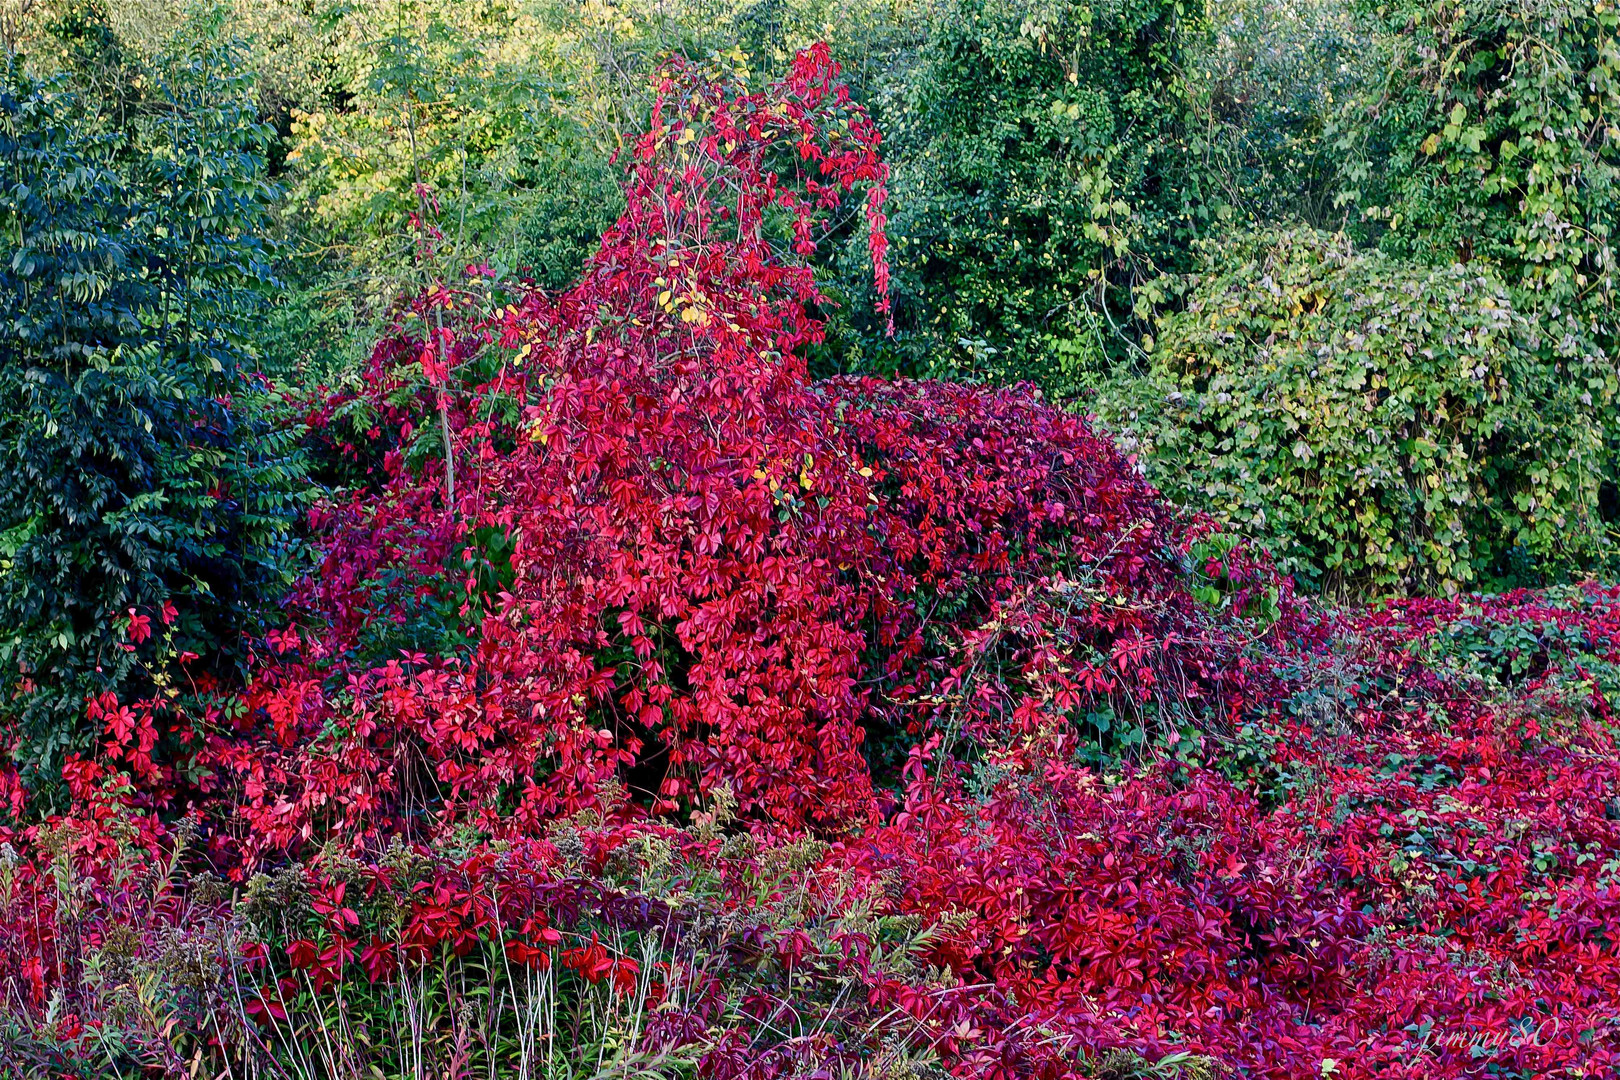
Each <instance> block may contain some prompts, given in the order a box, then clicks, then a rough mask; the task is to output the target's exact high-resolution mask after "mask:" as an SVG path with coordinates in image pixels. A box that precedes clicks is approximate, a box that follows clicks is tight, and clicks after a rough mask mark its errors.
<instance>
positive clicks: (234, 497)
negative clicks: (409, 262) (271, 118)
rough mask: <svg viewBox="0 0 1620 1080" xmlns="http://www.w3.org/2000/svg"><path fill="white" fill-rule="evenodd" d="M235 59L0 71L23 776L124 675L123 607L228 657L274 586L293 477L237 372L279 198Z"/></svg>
mask: <svg viewBox="0 0 1620 1080" xmlns="http://www.w3.org/2000/svg"><path fill="white" fill-rule="evenodd" d="M94 16H95V11H94V9H93V8H92V9H89V15H88V17H87V18H88V21H91V22H93V21H94ZM69 29H72V28H71V27H70V28H69ZM232 68H233V58H232V56H231V54H230V53H229V51H228V50H224V49H222V48H219V47H216V46H213V45H211V44H206V43H203V44H196V43H193V44H189V45H188V44H185V43H181V44H180V45H179V46H178V50H177V51H176V52H175V53H173V54H172V55H170V56H169V57H167V58H166V60H165V62H164V63H163V64H161V65H156V66H146V65H138V66H134V67H130V68H126V69H122V70H116V69H113V68H103V69H102V70H100V71H97V72H95V73H94V77H93V78H92V77H90V76H88V75H86V73H84V72H82V71H74V70H72V69H69V70H68V71H65V72H63V73H62V74H61V75H59V76H56V77H53V78H51V79H48V80H44V81H40V80H38V79H35V78H33V77H30V76H28V75H26V74H24V72H23V69H22V64H21V62H20V61H19V60H17V59H16V58H12V59H11V60H10V61H9V63H8V65H7V67H6V68H5V69H4V70H3V71H0V176H3V178H4V183H3V184H0V475H4V476H5V477H6V483H4V484H3V485H0V626H3V627H4V629H3V630H0V670H3V674H0V725H3V726H5V727H8V728H12V729H14V731H13V732H12V733H13V734H15V735H18V736H20V739H21V741H20V744H19V745H18V747H17V749H16V753H17V754H19V755H20V758H21V763H22V764H23V765H24V766H25V767H26V771H28V772H29V773H35V772H37V773H38V774H40V775H42V776H45V777H50V776H54V775H55V773H56V771H57V767H58V766H59V765H60V762H61V760H62V757H63V755H64V754H66V753H67V752H69V751H72V750H75V749H81V748H82V747H83V746H84V745H85V744H86V743H87V741H88V740H89V739H90V738H92V737H93V734H94V733H93V732H89V731H87V730H85V729H84V726H83V724H82V721H81V718H82V716H83V711H84V705H85V701H86V698H87V696H88V695H90V694H94V693H101V692H104V691H109V690H111V691H115V692H116V691H118V690H120V689H121V688H123V687H125V686H126V685H128V684H129V683H130V681H131V680H133V679H137V678H139V677H140V671H141V665H142V662H143V657H144V656H145V652H146V649H149V648H151V647H152V646H150V645H149V646H146V647H145V648H138V647H137V646H139V645H140V641H139V638H140V637H141V636H142V635H141V634H139V633H137V634H136V635H134V636H133V638H132V636H131V635H130V634H129V633H128V628H129V626H130V622H131V612H132V609H133V610H134V611H135V612H138V613H140V614H141V615H142V616H144V617H145V618H147V619H150V620H152V624H153V625H154V626H155V625H156V624H157V620H158V618H159V617H160V615H162V614H163V613H164V612H165V611H166V610H169V611H170V614H169V616H168V618H170V619H172V620H174V621H175V629H174V630H173V631H171V633H170V634H169V635H168V636H169V637H170V638H171V645H173V646H175V647H176V649H177V650H181V651H187V650H188V651H192V652H195V653H198V654H201V655H203V656H208V657H211V658H213V659H214V660H215V661H216V662H222V661H223V659H224V658H225V657H228V655H229V650H228V648H227V649H226V650H225V652H223V653H222V652H221V651H220V646H222V645H224V646H228V645H229V643H230V642H231V641H232V640H233V639H234V638H235V636H236V635H237V634H238V633H239V632H240V631H241V629H242V628H243V627H244V626H245V625H246V624H248V623H249V622H250V618H249V616H250V613H251V612H252V611H253V610H254V608H255V607H256V605H257V604H258V602H259V598H260V597H261V596H262V595H263V594H264V593H265V591H266V590H268V589H273V588H274V587H276V586H277V584H278V583H279V581H280V580H281V578H282V574H283V570H284V564H283V562H282V561H281V556H282V555H283V554H284V552H285V545H286V544H287V542H288V528H289V525H290V523H291V521H292V520H293V518H294V517H295V515H296V513H297V509H298V504H299V500H300V498H301V496H300V494H299V492H300V491H301V489H302V488H303V487H304V486H305V483H306V481H305V479H304V477H303V476H302V472H301V469H300V466H299V463H298V458H297V455H296V453H295V449H294V447H293V445H292V436H291V434H290V433H289V432H288V431H286V430H278V428H277V425H276V424H275V423H274V421H273V417H272V416H271V415H270V414H269V413H268V412H267V411H266V407H267V402H266V401H265V400H264V399H263V397H262V394H261V392H260V389H259V387H258V385H257V384H252V383H250V382H249V381H248V378H247V376H248V374H249V372H250V371H251V368H252V360H253V358H252V344H251V341H250V340H249V337H248V329H249V326H250V324H251V320H252V319H253V317H254V312H255V306H256V303H257V302H258V301H259V300H260V298H261V297H262V296H263V293H264V291H265V290H266V289H267V288H268V287H270V286H271V285H272V284H273V280H272V278H271V276H270V273H269V270H268V265H269V254H268V251H267V248H266V246H265V244H264V242H263V240H262V234H261V229H262V226H263V224H264V221H265V218H266V213H267V208H268V206H269V203H270V200H271V198H272V197H273V189H272V188H271V186H270V185H269V184H268V183H267V182H266V180H265V176H264V169H265V162H264V148H265V144H266V141H267V139H268V133H267V131H266V129H265V128H264V127H263V126H262V125H261V124H260V123H259V122H258V119H257V116H256V113H255V108H254V104H253V101H252V98H251V94H250V92H249V88H248V86H247V85H246V84H245V83H244V82H243V80H242V79H241V78H240V76H238V75H236V74H234V73H233V70H232ZM115 76H116V78H115ZM108 85H113V86H115V92H113V93H111V94H109V93H106V92H105V91H106V88H107V86H108ZM171 604H172V609H166V605H171Z"/></svg>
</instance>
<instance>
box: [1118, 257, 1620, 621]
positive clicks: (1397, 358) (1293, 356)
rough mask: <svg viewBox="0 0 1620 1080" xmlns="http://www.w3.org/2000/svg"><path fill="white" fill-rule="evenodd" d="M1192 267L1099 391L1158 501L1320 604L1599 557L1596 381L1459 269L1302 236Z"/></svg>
mask: <svg viewBox="0 0 1620 1080" xmlns="http://www.w3.org/2000/svg"><path fill="white" fill-rule="evenodd" d="M1202 252H1203V264H1202V267H1201V269H1200V271H1199V272H1198V273H1196V274H1194V275H1191V276H1189V277H1188V278H1186V279H1183V280H1182V281H1180V282H1179V284H1178V286H1177V287H1178V288H1179V289H1181V290H1183V291H1184V294H1185V304H1184V306H1183V307H1181V308H1180V309H1179V310H1176V311H1174V312H1172V313H1170V314H1168V315H1166V316H1164V317H1162V318H1161V319H1160V321H1159V330H1160V336H1159V340H1158V342H1157V343H1156V344H1154V345H1153V348H1152V353H1151V356H1152V360H1151V364H1150V369H1149V371H1148V372H1147V374H1145V375H1143V376H1141V377H1126V378H1120V379H1116V380H1114V381H1112V382H1110V383H1107V384H1105V385H1104V386H1103V387H1102V389H1101V391H1100V392H1099V393H1098V395H1097V397H1096V407H1097V409H1098V412H1099V414H1100V415H1101V417H1102V418H1103V420H1104V422H1105V423H1106V424H1107V425H1109V426H1110V427H1112V428H1113V429H1114V430H1115V431H1116V432H1117V434H1118V435H1119V436H1120V437H1121V438H1122V439H1123V440H1124V441H1125V442H1126V444H1127V446H1128V447H1129V448H1131V449H1133V450H1138V451H1139V452H1140V453H1141V454H1142V456H1143V462H1144V465H1145V467H1146V468H1147V470H1148V473H1149V475H1150V476H1151V477H1152V478H1153V479H1154V481H1155V482H1156V483H1157V484H1159V485H1160V486H1161V487H1162V488H1164V489H1165V490H1166V491H1167V492H1168V493H1169V494H1171V495H1172V496H1173V497H1175V498H1177V499H1180V500H1182V501H1185V502H1187V503H1189V504H1192V505H1195V506H1198V507H1200V508H1202V509H1206V510H1208V511H1210V512H1211V513H1213V514H1214V515H1215V516H1216V517H1218V518H1221V519H1223V520H1225V521H1227V522H1230V523H1233V524H1234V525H1236V526H1238V527H1239V528H1241V529H1243V530H1246V531H1248V532H1250V533H1252V534H1254V535H1256V536H1258V537H1261V538H1263V539H1264V541H1265V542H1266V543H1267V544H1269V545H1270V546H1271V547H1272V548H1273V550H1274V552H1275V553H1276V554H1277V556H1278V557H1279V559H1280V561H1281V563H1282V565H1283V566H1284V567H1285V568H1286V569H1287V570H1288V571H1290V572H1292V573H1294V574H1295V575H1296V576H1297V577H1298V578H1299V579H1300V580H1301V581H1302V582H1303V583H1306V584H1309V585H1313V586H1315V587H1318V588H1321V589H1323V590H1325V591H1328V592H1331V593H1336V594H1343V593H1364V592H1390V591H1393V592H1414V591H1417V592H1422V591H1430V590H1437V591H1445V592H1449V591H1455V590H1458V589H1461V588H1464V587H1469V586H1477V585H1488V584H1495V583H1497V582H1499V581H1501V580H1502V579H1508V578H1513V577H1515V576H1516V575H1520V576H1522V573H1523V571H1522V566H1523V565H1524V564H1525V563H1526V562H1527V561H1528V560H1534V561H1535V562H1536V564H1537V565H1538V566H1539V571H1538V572H1539V573H1541V574H1543V575H1548V576H1556V575H1557V574H1559V573H1560V572H1564V571H1568V570H1571V569H1574V568H1578V567H1582V566H1586V565H1589V564H1590V563H1591V562H1592V561H1593V560H1596V559H1600V558H1603V557H1605V555H1606V554H1607V552H1608V551H1609V541H1608V539H1607V537H1606V535H1605V531H1604V529H1603V527H1602V524H1601V522H1600V521H1599V520H1597V513H1596V506H1597V496H1598V490H1599V487H1600V484H1601V482H1602V479H1603V470H1604V467H1605V453H1604V441H1605V428H1606V425H1607V423H1608V420H1607V416H1608V413H1609V411H1610V410H1611V409H1612V405H1613V399H1614V394H1615V378H1614V371H1613V368H1612V366H1610V365H1609V364H1608V363H1607V362H1606V361H1605V359H1604V358H1603V356H1602V355H1601V354H1600V353H1599V352H1598V350H1596V349H1595V348H1593V347H1592V346H1591V345H1590V344H1589V342H1587V341H1586V340H1585V339H1582V338H1579V337H1577V336H1575V335H1573V334H1569V335H1566V336H1564V337H1562V338H1559V339H1553V338H1551V337H1549V336H1548V335H1547V334H1545V333H1544V332H1543V331H1542V330H1541V328H1540V327H1538V326H1537V325H1536V324H1535V323H1533V322H1531V321H1529V320H1527V319H1525V318H1524V317H1523V316H1522V315H1521V314H1519V313H1518V312H1516V311H1515V310H1514V308H1513V305H1512V303H1511V301H1510V300H1509V291H1508V288H1507V286H1506V285H1505V284H1504V282H1503V281H1502V279H1501V278H1500V277H1499V276H1497V275H1496V274H1494V273H1492V272H1491V271H1490V270H1489V269H1487V268H1485V267H1483V266H1480V265H1478V264H1475V265H1471V266H1462V265H1453V266H1449V267H1439V268H1436V267H1428V266H1423V265H1414V264H1411V263H1408V262H1404V261H1401V260H1399V259H1395V258H1392V257H1390V256H1386V255H1383V254H1379V253H1376V252H1360V251H1356V250H1354V249H1353V248H1352V246H1351V245H1350V244H1349V242H1348V241H1346V240H1345V239H1343V238H1342V237H1336V236H1330V235H1327V234H1324V233H1319V232H1313V231H1310V230H1297V231H1292V232H1282V233H1268V234H1259V235H1251V236H1248V237H1243V238H1236V239H1232V240H1228V241H1226V242H1223V243H1220V244H1214V243H1211V244H1208V245H1206V246H1204V247H1203V249H1202Z"/></svg>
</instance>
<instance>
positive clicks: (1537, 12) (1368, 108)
mask: <svg viewBox="0 0 1620 1080" xmlns="http://www.w3.org/2000/svg"><path fill="white" fill-rule="evenodd" d="M1365 7H1366V8H1369V9H1371V8H1372V7H1373V5H1371V4H1370V3H1368V4H1366V5H1365ZM1369 15H1370V16H1371V18H1372V21H1373V24H1374V25H1375V26H1376V27H1378V28H1379V29H1380V30H1381V31H1382V36H1383V40H1384V42H1385V48H1386V50H1387V54H1388V64H1389V71H1388V73H1387V75H1386V77H1385V79H1384V80H1382V83H1381V85H1380V86H1379V87H1378V91H1379V96H1378V98H1377V99H1376V100H1369V99H1367V98H1365V97H1363V98H1362V99H1360V100H1358V101H1355V102H1353V103H1351V108H1350V110H1349V113H1350V121H1349V122H1347V124H1346V126H1345V127H1344V129H1343V131H1342V133H1341V138H1342V140H1343V142H1344V145H1345V146H1346V148H1347V149H1351V150H1354V151H1355V153H1354V155H1353V157H1352V165H1351V167H1350V168H1349V170H1348V171H1347V181H1348V186H1347V188H1346V190H1345V192H1344V193H1343V195H1342V198H1343V199H1344V200H1346V201H1353V202H1357V203H1359V205H1360V207H1361V209H1362V216H1363V218H1364V219H1365V224H1364V226H1363V227H1364V229H1365V231H1366V232H1367V233H1368V235H1370V236H1376V237H1377V238H1378V240H1379V243H1380V245H1381V246H1382V247H1383V248H1384V249H1385V250H1388V251H1391V252H1396V253H1400V254H1405V255H1412V256H1415V257H1418V258H1422V259H1424V260H1427V261H1435V262H1449V261H1451V260H1453V259H1458V260H1461V261H1468V260H1470V259H1482V260H1484V261H1486V262H1488V263H1489V264H1491V265H1493V266H1495V267H1498V268H1499V269H1500V270H1501V272H1502V274H1503V275H1504V277H1505V278H1506V279H1507V281H1508V283H1509V285H1510V286H1512V288H1513V290H1514V303H1515V304H1516V306H1517V307H1518V308H1519V310H1520V311H1521V312H1523V313H1524V314H1525V315H1527V316H1528V317H1532V318H1535V319H1537V320H1541V321H1543V322H1544V323H1545V325H1546V327H1547V330H1546V332H1547V333H1549V334H1557V333H1562V332H1564V330H1565V329H1566V328H1567V329H1569V330H1570V331H1571V332H1574V333H1580V332H1582V331H1583V330H1584V331H1585V332H1589V333H1596V334H1598V336H1599V339H1600V340H1602V341H1604V342H1605V343H1607V342H1610V341H1612V340H1613V334H1614V326H1613V314H1612V309H1613V302H1614V289H1615V278H1614V273H1615V267H1614V251H1613V231H1614V219H1615V213H1616V211H1615V205H1616V203H1615V200H1616V195H1617V189H1616V175H1617V174H1616V165H1617V164H1620V127H1617V126H1616V125H1617V124H1620V79H1617V76H1620V49H1617V48H1616V38H1615V31H1616V27H1617V26H1620V15H1617V13H1616V12H1615V10H1614V8H1613V6H1612V5H1606V4H1602V3H1591V2H1588V0H1536V2H1533V3H1525V2H1524V0H1483V2H1476V3H1469V4H1466V5H1464V4H1458V3H1453V2H1448V0H1404V2H1400V3H1394V4H1380V5H1378V6H1377V7H1376V9H1374V10H1371V11H1370V12H1369Z"/></svg>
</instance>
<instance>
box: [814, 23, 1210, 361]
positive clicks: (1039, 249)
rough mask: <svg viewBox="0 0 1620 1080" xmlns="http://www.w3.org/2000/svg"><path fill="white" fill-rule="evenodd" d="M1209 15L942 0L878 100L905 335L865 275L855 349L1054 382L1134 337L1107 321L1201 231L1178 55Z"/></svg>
mask: <svg viewBox="0 0 1620 1080" xmlns="http://www.w3.org/2000/svg"><path fill="white" fill-rule="evenodd" d="M1184 24H1186V25H1185V26H1184ZM1202 26H1203V23H1202V22H1201V20H1200V18H1199V16H1198V15H1197V14H1196V11H1195V6H1194V5H1184V4H1182V3H1180V2H1178V0H1124V2H1121V3H1111V4H1103V5H1093V4H1082V3H1073V2H1069V0H1059V2H1047V0H1019V2H1016V3H990V2H985V0H956V2H953V3H950V4H947V5H943V6H942V8H941V10H940V11H939V12H937V13H936V14H935V16H934V17H933V19H932V21H931V23H930V24H929V39H928V41H927V43H926V45H925V46H924V47H923V48H922V49H921V50H920V51H919V54H918V59H917V61H916V63H915V64H912V65H908V66H903V67H901V68H899V69H897V70H896V71H895V73H894V74H893V76H892V77H891V78H890V79H888V80H887V81H886V82H885V83H884V88H883V89H882V91H881V92H880V93H879V94H878V95H876V97H875V100H874V103H873V104H874V108H875V109H876V111H877V115H878V120H879V123H880V125H881V126H882V129H883V132H884V137H885V143H884V145H885V150H886V151H887V154H888V158H889V161H890V163H891V166H892V169H893V181H892V183H891V192H892V198H891V202H890V204H889V205H890V221H889V233H890V237H891V240H892V242H893V244H894V248H893V253H892V255H891V259H892V260H893V264H894V286H893V289H894V295H895V305H896V307H895V322H896V328H897V331H898V333H897V336H896V338H895V339H894V340H893V341H889V340H886V339H885V338H884V337H883V332H882V331H883V326H882V323H881V321H879V322H876V323H873V322H871V321H870V320H864V317H863V316H862V315H861V313H862V312H867V311H870V310H872V305H871V303H870V302H869V300H868V298H867V297H866V296H864V295H863V294H861V293H860V292H859V291H858V289H857V290H856V291H853V292H852V294H851V298H850V299H848V300H847V302H846V303H845V305H844V311H845V312H846V313H847V316H846V317H848V318H849V319H850V326H851V328H852V330H851V332H850V333H848V335H847V339H835V341H834V343H833V344H834V346H835V347H843V348H844V349H846V350H847V352H848V353H849V355H847V356H844V357H842V358H840V365H841V366H843V367H846V368H852V367H865V368H868V369H872V368H876V369H885V370H900V371H903V372H907V373H910V374H925V373H927V374H938V375H942V376H947V377H958V378H960V377H964V376H965V377H968V378H973V379H984V380H987V381H991V382H1010V381H1014V380H1018V379H1033V380H1036V381H1037V382H1039V383H1041V384H1042V385H1043V386H1045V387H1046V388H1047V389H1049V390H1050V389H1058V388H1061V387H1062V386H1064V385H1066V384H1068V383H1072V378H1071V377H1070V373H1071V372H1072V371H1073V370H1076V369H1079V368H1086V367H1096V366H1098V365H1100V364H1103V363H1105V362H1106V361H1107V358H1109V357H1112V356H1114V355H1115V354H1116V353H1119V352H1121V351H1123V350H1125V349H1126V348H1127V346H1126V345H1125V338H1124V337H1122V336H1121V332H1120V331H1119V330H1118V329H1116V328H1115V327H1113V326H1110V324H1109V320H1110V319H1115V320H1120V319H1123V320H1127V321H1128V320H1129V317H1130V309H1131V302H1130V290H1131V287H1132V285H1133V284H1134V283H1135V282H1136V281H1138V280H1140V279H1142V278H1144V277H1154V276H1157V273H1158V270H1157V269H1156V268H1155V267H1156V265H1157V263H1156V261H1155V260H1156V259H1157V258H1158V257H1160V256H1163V255H1164V254H1165V253H1166V252H1167V251H1169V250H1170V249H1171V248H1172V247H1173V244H1174V242H1175V240H1176V239H1177V238H1181V239H1183V240H1184V239H1185V237H1186V236H1187V235H1189V234H1190V231H1192V230H1196V229H1197V228H1198V227H1199V223H1197V222H1195V221H1193V220H1192V219H1191V218H1190V217H1189V213H1190V211H1189V210H1188V206H1189V202H1188V200H1189V199H1191V200H1192V202H1198V201H1199V200H1198V198H1197V196H1196V195H1195V194H1193V193H1192V192H1191V191H1190V189H1189V187H1188V182H1187V181H1186V177H1185V173H1186V167H1187V166H1188V164H1189V163H1190V160H1191V159H1190V158H1189V156H1188V155H1187V154H1186V153H1185V152H1184V151H1185V145H1184V143H1183V141H1182V134H1183V132H1182V127H1181V121H1182V119H1183V117H1184V111H1185V110H1184V105H1185V101H1184V96H1183V95H1182V94H1181V93H1180V90H1179V86H1180V74H1179V70H1180V64H1181V62H1182V59H1183V56H1182V50H1183V45H1184V43H1185V42H1186V41H1187V40H1188V39H1189V36H1192V37H1196V36H1197V35H1198V34H1200V33H1201V32H1202ZM859 257H860V251H859V249H858V248H855V249H852V252H851V253H850V254H849V255H848V256H847V259H846V262H847V267H846V271H845V272H844V273H842V274H841V275H840V277H841V278H842V279H843V280H844V282H845V285H846V287H852V286H851V285H850V283H853V282H856V281H858V280H860V279H859V277H858V266H859V263H858V258H859Z"/></svg>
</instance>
